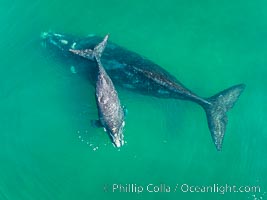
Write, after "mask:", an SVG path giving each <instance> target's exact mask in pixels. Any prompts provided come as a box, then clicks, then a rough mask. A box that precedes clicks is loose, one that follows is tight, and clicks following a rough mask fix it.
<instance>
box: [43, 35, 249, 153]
mask: <svg viewBox="0 0 267 200" xmlns="http://www.w3.org/2000/svg"><path fill="white" fill-rule="evenodd" d="M42 37H43V41H44V42H45V44H47V45H49V46H51V47H52V48H54V49H56V50H57V51H59V53H60V54H62V55H64V57H65V58H66V57H67V58H69V59H70V58H74V59H79V62H83V61H84V58H83V59H80V58H77V55H71V53H70V52H69V50H70V49H73V50H86V49H92V48H94V46H96V45H97V44H98V43H99V42H101V40H102V38H101V37H98V36H95V35H91V36H88V37H84V38H79V37H75V36H71V35H63V34H57V33H44V34H43V35H42ZM75 56H76V57H75ZM101 61H102V63H103V67H104V68H105V70H106V72H107V73H108V75H109V76H110V78H111V79H112V81H113V83H114V84H115V86H120V87H123V88H125V89H128V90H131V91H135V92H138V93H141V94H144V95H150V96H155V97H159V98H174V99H182V100H189V101H193V102H195V103H197V104H199V105H200V106H202V107H203V109H204V110H205V112H206V115H207V120H208V125H209V129H210V132H211V136H212V139H213V142H214V144H215V146H216V149H217V150H218V151H220V150H221V149H222V143H223V139H224V134H225V130H226V124H227V115H226V113H227V111H228V110H230V109H231V108H232V107H233V106H234V104H235V102H236V101H237V99H238V98H239V96H240V95H241V93H242V92H243V90H244V89H245V85H244V84H238V85H235V86H232V87H230V88H228V89H226V90H223V91H222V92H219V93H218V94H216V95H214V96H212V97H210V98H201V97H200V96H198V95H196V94H195V93H193V92H192V91H190V90H189V89H187V88H186V87H185V86H184V85H183V84H182V83H180V82H179V81H178V80H177V79H176V78H175V77H174V76H172V75H171V74H170V73H169V72H167V71H166V70H165V69H163V68H162V67H160V66H159V65H157V64H155V63H154V62H152V61H150V60H149V59H147V58H145V57H143V56H141V55H139V54H137V53H135V52H132V51H129V50H127V49H126V48H123V47H120V46H119V45H116V44H115V43H112V42H109V43H108V44H107V46H106V49H105V51H104V52H103V55H102V57H101ZM88 62H91V63H92V66H91V68H90V69H87V70H88V71H90V72H89V74H94V73H95V68H96V67H95V64H94V62H92V60H91V59H88ZM79 70H81V71H82V69H78V71H79ZM83 70H84V69H83ZM85 71H86V70H85ZM89 76H90V75H89ZM91 79H92V77H91Z"/></svg>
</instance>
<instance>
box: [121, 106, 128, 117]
mask: <svg viewBox="0 0 267 200" xmlns="http://www.w3.org/2000/svg"><path fill="white" fill-rule="evenodd" d="M122 109H123V113H124V116H127V115H128V109H127V108H126V107H125V106H122Z"/></svg>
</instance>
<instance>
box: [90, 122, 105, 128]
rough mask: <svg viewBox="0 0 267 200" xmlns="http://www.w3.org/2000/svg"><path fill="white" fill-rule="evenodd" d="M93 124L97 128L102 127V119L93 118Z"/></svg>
mask: <svg viewBox="0 0 267 200" xmlns="http://www.w3.org/2000/svg"><path fill="white" fill-rule="evenodd" d="M91 125H92V126H93V127H95V128H102V127H103V125H102V124H101V122H100V120H91Z"/></svg>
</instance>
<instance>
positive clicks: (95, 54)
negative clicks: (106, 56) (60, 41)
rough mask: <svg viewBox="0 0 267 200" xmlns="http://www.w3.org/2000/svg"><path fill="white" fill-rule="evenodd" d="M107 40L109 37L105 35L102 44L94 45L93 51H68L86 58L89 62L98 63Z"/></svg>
mask: <svg viewBox="0 0 267 200" xmlns="http://www.w3.org/2000/svg"><path fill="white" fill-rule="evenodd" d="M108 38H109V35H106V36H105V37H104V39H103V40H102V42H100V43H99V44H98V45H96V46H95V48H94V49H81V50H77V49H69V51H70V52H72V53H74V54H77V55H79V56H81V57H84V58H87V59H89V60H94V59H96V60H97V61H99V60H100V58H101V56H102V53H103V51H104V49H105V47H106V45H107V41H108Z"/></svg>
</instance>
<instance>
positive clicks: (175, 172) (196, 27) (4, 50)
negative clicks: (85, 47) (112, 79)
mask: <svg viewBox="0 0 267 200" xmlns="http://www.w3.org/2000/svg"><path fill="white" fill-rule="evenodd" d="M0 24H1V26H0V37H1V43H0V47H1V48H0V55H1V59H0V62H1V65H0V69H1V73H0V102H1V103H0V112H1V114H0V200H50V199H51V200H69V199H70V200H72V199H77V200H87V199H88V200H92V199H118V200H119V199H200V200H202V199H203V200H204V199H205V200H215V199H216V200H219V199H229V200H232V199H233V200H239V199H240V200H241V199H266V198H267V194H266V192H267V178H266V177H267V158H266V154H267V128H266V121H267V115H266V112H267V103H266V102H267V92H266V91H267V90H266V85H267V79H266V75H267V3H266V2H265V1H262V0H255V1H247V0H245V1H239V0H232V1H229V0H226V1H210V0H205V1H196V0H191V1H185V0H179V1H175V0H167V1H159V0H154V1H151V0H148V1H141V0H135V1H132V0H129V1H118V0H112V1H107V0H88V1H81V0H77V1H62V0H59V1H56V2H55V1H51V0H47V1H44V0H37V1H25V0H24V1H18V0H12V1H6V0H2V1H1V6H0ZM49 30H52V31H55V32H62V33H70V34H74V35H79V36H86V35H88V34H91V33H95V34H99V35H101V36H104V35H105V34H106V33H110V40H112V41H113V42H115V43H117V44H120V45H121V46H124V47H126V48H128V49H130V50H133V51H135V52H137V53H139V54H141V55H143V56H146V57H148V58H149V59H151V60H153V61H154V62H156V63H157V64H159V65H160V66H162V67H163V68H164V69H166V70H167V71H169V72H170V73H171V74H173V75H174V76H176V77H177V78H178V80H180V81H181V82H182V83H183V84H184V85H186V86H187V87H188V88H190V89H191V90H192V91H194V92H196V93H197V94H199V95H200V96H204V97H209V96H212V95H214V94H215V93H217V92H219V91H221V90H223V89H225V88H227V87H230V86H232V85H235V84H239V83H245V84H246V85H247V87H246V90H245V91H244V93H243V94H242V95H241V97H240V99H239V100H238V102H237V103H236V105H235V107H234V108H233V109H232V110H231V111H230V112H229V114H228V116H229V123H228V126H227V131H226V135H225V140H224V145H223V150H222V152H217V151H216V149H215V147H214V144H213V143H212V140H211V136H210V132H209V130H208V126H207V122H206V116H205V113H204V111H203V110H202V108H200V107H199V106H198V105H196V104H194V103H191V102H185V101H179V100H174V99H158V98H154V97H150V96H143V95H140V94H135V93H131V92H128V91H125V90H120V89H118V92H119V95H120V98H121V102H122V103H123V104H124V105H125V106H126V107H127V109H128V115H127V119H126V126H125V139H126V141H127V144H126V145H125V146H123V147H122V148H121V149H120V150H118V149H115V148H114V147H113V145H112V144H111V142H110V140H109V138H108V136H107V134H106V133H105V132H104V131H103V130H102V129H95V128H93V127H91V125H90V120H91V119H96V118H97V109H96V104H95V99H94V87H93V86H92V85H90V84H89V82H88V81H87V80H85V79H83V78H81V77H80V76H77V75H75V74H73V73H71V72H70V70H69V68H70V66H67V65H66V64H64V63H61V62H59V61H58V60H57V59H55V58H53V56H48V54H47V53H45V51H46V49H44V47H42V45H41V40H40V34H41V32H43V31H49ZM115 184H121V186H124V187H125V186H127V185H130V184H134V186H137V187H138V186H139V187H143V188H144V191H143V192H142V193H139V194H137V192H132V191H128V192H126V191H124V192H123V191H119V190H115V191H113V190H112V189H113V188H112V187H113V186H114V185H115ZM148 184H153V185H156V186H160V185H165V186H170V188H171V192H148V191H147V190H146V186H147V185H148ZM177 184H178V187H177V188H178V189H177V191H176V192H174V191H173V189H174V188H175V187H176V186H177ZM183 184H187V185H189V186H207V185H214V184H217V185H218V186H222V185H225V184H228V185H237V186H260V188H261V191H260V192H250V193H233V192H232V193H230V192H228V193H225V194H220V192H213V193H211V192H209V193H208V192H206V193H197V192H182V191H181V190H179V188H181V185H183ZM105 188H106V189H107V190H105ZM150 189H151V188H150Z"/></svg>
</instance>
